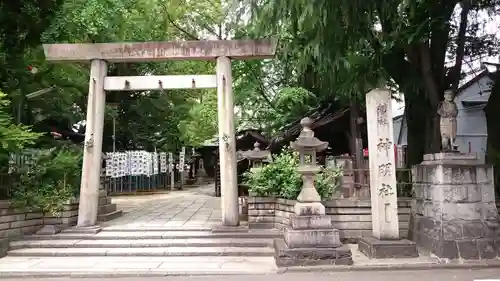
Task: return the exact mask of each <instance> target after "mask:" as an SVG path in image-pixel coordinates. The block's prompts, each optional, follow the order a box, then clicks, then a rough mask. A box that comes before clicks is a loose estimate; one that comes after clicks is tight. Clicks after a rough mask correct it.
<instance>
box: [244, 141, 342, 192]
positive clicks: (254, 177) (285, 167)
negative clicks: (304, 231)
mask: <svg viewBox="0 0 500 281" xmlns="http://www.w3.org/2000/svg"><path fill="white" fill-rule="evenodd" d="M298 156H299V155H298V153H297V152H291V151H290V150H288V149H284V150H283V151H282V152H281V153H280V154H279V155H276V156H274V157H273V161H272V162H271V163H269V164H267V165H265V166H263V167H262V168H258V169H254V170H251V171H250V172H247V173H246V174H245V178H246V184H247V185H248V186H249V191H250V195H253V196H260V197H273V196H276V197H280V198H285V199H297V196H298V195H299V193H300V190H301V188H302V179H301V175H300V174H299V172H298V171H297V168H298V167H299V157H298ZM341 176H342V171H341V169H340V168H339V167H335V168H323V169H322V171H321V172H320V173H319V174H318V175H317V177H316V180H315V186H316V189H317V190H318V193H319V195H320V196H321V198H322V199H323V200H328V199H330V198H331V197H332V195H333V193H334V192H335V190H336V189H337V188H338V186H339V178H340V177H341Z"/></svg>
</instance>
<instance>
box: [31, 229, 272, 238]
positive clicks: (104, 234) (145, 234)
mask: <svg viewBox="0 0 500 281" xmlns="http://www.w3.org/2000/svg"><path fill="white" fill-rule="evenodd" d="M276 237H279V233H278V232H274V231H256V232H254V231H249V232H226V233H212V232H211V231H175V230H174V231H155V230H153V231H107V230H103V231H101V232H99V233H97V234H82V233H59V234H56V235H36V234H35V235H28V236H25V239H28V240H55V239H88V240H106V239H168V238H171V239H173V238H177V239H187V238H276Z"/></svg>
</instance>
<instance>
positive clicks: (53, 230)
mask: <svg viewBox="0 0 500 281" xmlns="http://www.w3.org/2000/svg"><path fill="white" fill-rule="evenodd" d="M59 232H61V228H59V227H58V226H56V225H45V226H44V227H42V228H41V229H40V230H38V231H37V232H36V234H37V235H54V234H57V233H59Z"/></svg>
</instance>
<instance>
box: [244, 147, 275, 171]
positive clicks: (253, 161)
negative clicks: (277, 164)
mask: <svg viewBox="0 0 500 281" xmlns="http://www.w3.org/2000/svg"><path fill="white" fill-rule="evenodd" d="M253 146H254V149H252V150H247V151H245V152H244V156H245V157H246V158H247V159H248V160H249V161H250V165H251V166H252V168H251V169H252V170H254V169H259V168H261V167H262V164H263V163H264V162H267V161H268V160H269V159H270V158H271V152H270V151H269V150H260V143H259V142H255V143H254V145H253Z"/></svg>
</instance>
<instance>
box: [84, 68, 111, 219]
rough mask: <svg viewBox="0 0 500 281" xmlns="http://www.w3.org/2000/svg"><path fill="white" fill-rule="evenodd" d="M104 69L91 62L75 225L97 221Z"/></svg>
mask: <svg viewBox="0 0 500 281" xmlns="http://www.w3.org/2000/svg"><path fill="white" fill-rule="evenodd" d="M107 70H108V68H107V64H106V61H104V60H92V62H91V65H90V83H89V94H88V102H87V118H86V129H85V144H84V151H83V169H82V179H81V186H80V203H79V206H78V224H77V226H78V227H88V226H94V225H95V224H96V221H97V207H98V203H99V178H100V169H101V153H102V135H103V127H104V107H105V104H106V93H105V92H104V77H105V76H106V73H107Z"/></svg>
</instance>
